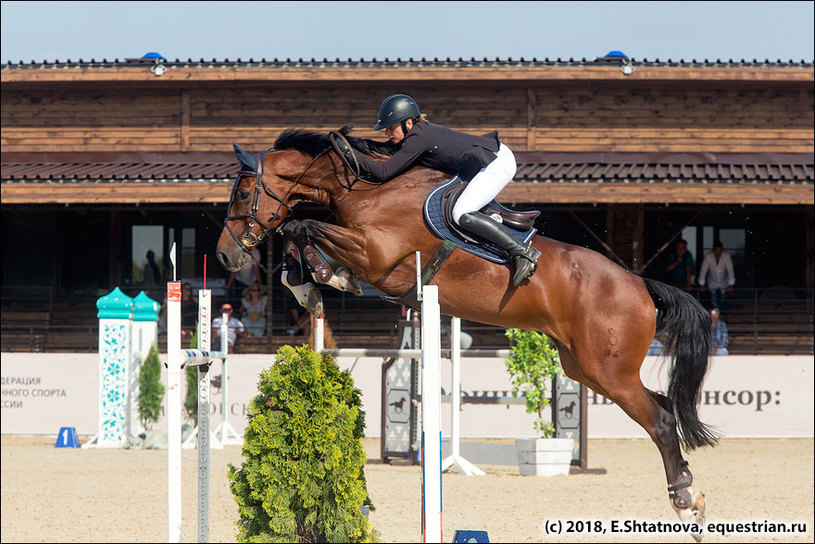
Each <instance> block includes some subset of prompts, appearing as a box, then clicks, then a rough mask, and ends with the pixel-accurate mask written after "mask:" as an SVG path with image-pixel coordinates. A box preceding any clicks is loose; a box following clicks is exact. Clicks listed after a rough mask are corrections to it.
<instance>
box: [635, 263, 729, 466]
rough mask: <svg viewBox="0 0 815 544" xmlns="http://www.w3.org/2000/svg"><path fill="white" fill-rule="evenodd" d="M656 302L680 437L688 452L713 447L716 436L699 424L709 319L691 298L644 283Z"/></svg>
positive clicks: (672, 401) (671, 396) (658, 329)
mask: <svg viewBox="0 0 815 544" xmlns="http://www.w3.org/2000/svg"><path fill="white" fill-rule="evenodd" d="M645 287H646V288H647V289H648V293H649V294H650V295H651V298H652V299H653V300H654V306H656V308H657V310H658V313H657V325H656V330H657V333H659V334H662V335H663V336H664V337H665V339H664V345H665V353H666V355H668V356H669V357H671V358H672V363H671V368H670V372H669V383H668V398H669V399H670V401H671V404H672V405H673V410H674V414H675V415H676V418H677V420H678V422H679V435H680V437H681V439H682V445H683V446H684V447H685V449H686V450H694V449H696V448H698V447H700V446H714V445H716V442H717V436H716V434H715V433H714V432H713V431H712V430H711V429H710V428H708V427H707V426H706V425H705V424H704V423H702V422H701V421H699V415H698V414H697V412H696V404H697V399H698V397H699V395H700V394H701V389H702V381H703V380H704V378H705V374H706V373H707V369H708V362H709V358H708V355H709V353H710V343H711V339H710V315H708V313H707V312H706V311H705V309H704V308H703V307H702V305H701V304H699V302H697V300H696V299H695V298H693V297H692V296H691V295H689V294H688V293H686V292H685V291H682V290H680V289H677V288H676V287H671V286H670V285H666V284H664V283H660V282H658V281H654V280H651V279H647V278H646V279H645Z"/></svg>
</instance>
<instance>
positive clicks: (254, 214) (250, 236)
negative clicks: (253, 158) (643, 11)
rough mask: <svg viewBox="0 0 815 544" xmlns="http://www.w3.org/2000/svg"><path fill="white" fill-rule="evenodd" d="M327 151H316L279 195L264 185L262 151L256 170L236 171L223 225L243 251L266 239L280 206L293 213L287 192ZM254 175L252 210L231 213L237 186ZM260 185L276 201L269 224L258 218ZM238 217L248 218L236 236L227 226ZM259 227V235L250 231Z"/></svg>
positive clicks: (277, 217)
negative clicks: (244, 230) (241, 231)
mask: <svg viewBox="0 0 815 544" xmlns="http://www.w3.org/2000/svg"><path fill="white" fill-rule="evenodd" d="M326 151H328V149H326V150H324V151H322V152H320V153H318V154H317V155H316V156H315V157H314V158H313V159H312V160H311V162H310V163H309V164H308V166H306V168H305V170H303V172H302V173H301V174H300V175H299V176H297V178H296V179H295V180H294V181H293V182H292V184H291V187H289V189H288V190H287V191H286V193H285V194H284V195H283V196H282V197H280V196H277V194H276V193H275V192H274V191H272V189H271V188H269V186H268V185H266V182H265V181H264V179H263V158H264V155H265V154H264V153H258V155H257V164H258V166H257V171H256V172H253V171H252V170H240V171H239V172H238V177H237V178H236V179H235V184H234V185H233V186H232V196H231V197H230V198H229V208H228V209H227V211H226V219H225V220H224V227H225V228H226V230H227V231H228V232H229V234H230V236H232V238H233V239H234V240H235V242H236V243H237V244H238V247H240V248H241V249H242V250H243V252H244V253H247V254H250V255H251V253H252V248H254V247H255V246H256V245H257V244H259V243H260V242H262V241H263V240H265V239H266V237H267V236H268V235H269V232H271V230H272V229H273V227H272V224H274V222H275V221H277V220H278V219H282V218H283V215H281V208H284V207H285V208H286V209H287V210H288V212H289V213H293V211H292V207H291V206H290V205H289V204H288V202H286V198H287V197H288V196H289V193H291V192H292V190H293V189H294V188H295V187H296V186H297V185H298V184H299V183H300V180H301V179H303V176H305V175H306V172H308V170H309V168H311V166H312V165H313V164H314V162H315V161H316V160H317V159H319V158H320V157H321V156H322V155H324V154H325V153H326ZM248 177H254V178H255V196H254V198H253V200H252V211H251V212H250V213H244V214H241V215H232V205H233V203H234V202H235V195H236V194H237V192H238V186H239V185H240V182H241V180H242V179H243V178H248ZM261 187H262V188H263V191H264V192H265V193H266V194H267V195H269V196H270V197H271V198H273V199H274V200H276V201H277V202H278V205H277V209H276V210H275V212H274V214H272V216H271V217H270V218H269V224H268V225H266V224H264V223H263V221H261V220H260V219H258V208H259V206H260V190H261ZM240 219H248V220H249V221H248V224H247V227H246V232H244V233H243V235H242V236H240V237H238V235H237V234H235V232H234V231H233V230H232V228H231V227H230V226H229V222H230V221H237V220H240ZM256 223H257V225H258V226H259V227H260V229H261V232H260V236H258V235H257V234H255V233H254V232H252V229H253V228H254V226H255V224H256Z"/></svg>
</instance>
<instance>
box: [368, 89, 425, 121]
mask: <svg viewBox="0 0 815 544" xmlns="http://www.w3.org/2000/svg"><path fill="white" fill-rule="evenodd" d="M419 115H421V112H420V111H419V106H417V105H416V101H415V100H413V99H412V98H411V97H409V96H408V95H406V94H392V95H390V96H389V97H388V98H386V99H385V100H383V101H382V105H381V106H379V113H378V114H377V120H376V126H374V130H382V129H383V128H388V127H389V126H391V125H395V124H396V123H398V122H399V121H406V120H407V119H414V118H416V117H419Z"/></svg>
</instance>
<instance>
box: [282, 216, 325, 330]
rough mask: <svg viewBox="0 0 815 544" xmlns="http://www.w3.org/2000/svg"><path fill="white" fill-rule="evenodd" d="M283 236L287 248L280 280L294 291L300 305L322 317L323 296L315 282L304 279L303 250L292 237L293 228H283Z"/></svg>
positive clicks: (312, 313)
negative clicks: (301, 257)
mask: <svg viewBox="0 0 815 544" xmlns="http://www.w3.org/2000/svg"><path fill="white" fill-rule="evenodd" d="M283 236H284V238H285V250H284V255H283V267H282V271H281V273H280V282H281V283H282V284H283V285H285V286H286V287H287V288H288V289H289V291H291V292H292V294H293V295H294V298H295V299H297V302H298V304H300V306H302V307H303V308H305V309H306V310H308V312H309V313H310V314H311V315H313V316H315V317H320V316H321V315H322V314H323V297H322V295H321V294H320V291H319V290H318V289H317V287H316V286H315V285H314V284H313V283H310V282H305V281H304V278H303V268H302V264H301V261H300V255H301V251H300V249H299V248H298V247H297V244H295V243H294V241H293V239H292V236H291V230H289V229H283Z"/></svg>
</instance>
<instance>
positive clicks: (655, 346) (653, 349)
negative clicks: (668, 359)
mask: <svg viewBox="0 0 815 544" xmlns="http://www.w3.org/2000/svg"><path fill="white" fill-rule="evenodd" d="M662 340H663V338H662V336H661V335H660V334H659V333H657V334H656V335H655V336H654V339H653V340H651V346H650V347H649V348H648V353H646V355H662V351H663V350H664V349H665V345H664V344H663V343H662Z"/></svg>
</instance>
